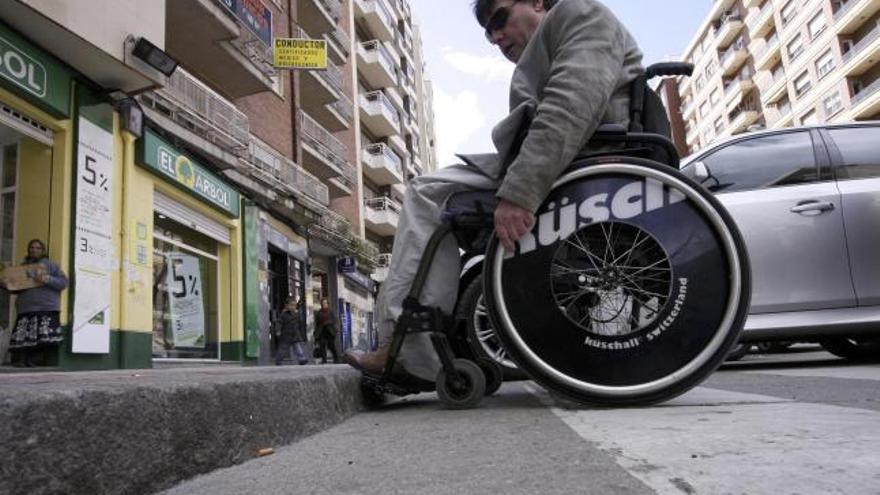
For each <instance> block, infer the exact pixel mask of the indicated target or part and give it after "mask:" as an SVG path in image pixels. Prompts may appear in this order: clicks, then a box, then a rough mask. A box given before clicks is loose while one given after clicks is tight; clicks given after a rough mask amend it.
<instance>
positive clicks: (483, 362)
mask: <svg viewBox="0 0 880 495" xmlns="http://www.w3.org/2000/svg"><path fill="white" fill-rule="evenodd" d="M477 366H479V367H480V369H481V370H482V371H483V376H485V377H486V392H485V394H486V396H487V397H488V396H490V395H492V394H494V393H495V392H497V391H498V389H499V388H501V384H502V383H503V382H504V370H503V369H501V365H500V364H498V363H497V362H495V361H494V360H492V359H489V358H478V359H477Z"/></svg>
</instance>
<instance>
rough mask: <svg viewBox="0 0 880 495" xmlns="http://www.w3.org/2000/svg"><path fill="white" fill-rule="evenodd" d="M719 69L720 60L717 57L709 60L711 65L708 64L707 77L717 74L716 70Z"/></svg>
mask: <svg viewBox="0 0 880 495" xmlns="http://www.w3.org/2000/svg"><path fill="white" fill-rule="evenodd" d="M717 70H718V62H716V61H715V59H712V60H710V61H709V65H707V66H706V79H709V78H710V77H712V76H713V75H714V74H715V71H717Z"/></svg>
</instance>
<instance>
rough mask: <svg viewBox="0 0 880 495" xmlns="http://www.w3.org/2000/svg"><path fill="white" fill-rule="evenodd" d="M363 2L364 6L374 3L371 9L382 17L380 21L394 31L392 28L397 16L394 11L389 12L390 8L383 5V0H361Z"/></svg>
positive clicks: (394, 25)
mask: <svg viewBox="0 0 880 495" xmlns="http://www.w3.org/2000/svg"><path fill="white" fill-rule="evenodd" d="M363 2H364V6H369V5H374V6H375V7H374V8H373V10H375V11H376V13H377V14H379V17H381V18H382V22H384V23H385V25H386V26H388V29H390V30H391V31H392V32H394V31H395V29H394V28H395V27H396V24H397V20H396V18H397V16H395V15H394V13H393V12H391V9H390V8H389V7H388V6H387V5H385V0H363Z"/></svg>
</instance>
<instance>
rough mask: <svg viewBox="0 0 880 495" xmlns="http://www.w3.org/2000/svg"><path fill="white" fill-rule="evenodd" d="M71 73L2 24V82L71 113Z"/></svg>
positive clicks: (59, 111) (47, 105) (60, 112)
mask: <svg viewBox="0 0 880 495" xmlns="http://www.w3.org/2000/svg"><path fill="white" fill-rule="evenodd" d="M70 80H71V74H70V72H68V71H67V69H65V68H64V67H63V66H62V65H61V64H59V63H58V62H56V61H55V59H54V58H52V57H51V56H50V55H47V54H46V53H45V52H43V51H42V50H40V49H39V48H37V47H35V46H34V45H32V44H31V43H30V42H28V41H25V40H24V39H23V38H22V37H20V36H19V35H17V34H16V33H15V32H13V31H12V30H10V29H9V28H8V27H7V26H6V25H5V24H3V23H0V82H2V83H3V84H4V85H5V86H7V87H9V88H10V89H11V90H12V91H15V92H16V93H18V94H20V95H21V96H22V97H24V98H25V99H28V100H30V101H32V102H34V103H35V104H37V105H40V106H42V107H43V108H45V109H46V110H48V111H50V112H52V113H54V114H56V115H61V116H65V117H66V116H67V115H69V114H70Z"/></svg>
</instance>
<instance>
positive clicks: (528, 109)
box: [461, 0, 644, 212]
mask: <svg viewBox="0 0 880 495" xmlns="http://www.w3.org/2000/svg"><path fill="white" fill-rule="evenodd" d="M641 61H642V53H641V51H640V50H639V48H638V46H637V45H636V42H635V39H634V38H633V37H632V35H630V33H629V32H628V31H627V30H626V28H625V27H624V26H623V24H621V22H620V21H619V20H618V19H617V18H616V17H615V16H614V14H613V13H612V12H611V11H610V10H609V9H608V8H607V7H605V6H604V5H602V4H601V3H599V2H598V1H596V0H561V1H560V2H559V3H558V4H556V6H554V7H553V8H552V9H550V11H549V12H548V13H547V14H546V16H545V17H544V19H543V20H542V21H541V24H540V25H539V26H538V29H537V30H536V31H535V33H534V35H533V36H532V38H531V40H530V41H529V44H528V45H527V46H526V48H525V50H524V51H523V53H522V56H521V57H520V59H519V62H518V63H517V65H516V69H515V71H514V73H513V78H512V79H511V82H510V114H509V115H508V116H507V117H505V118H504V119H503V120H502V121H501V122H499V123H498V124H497V125H496V126H495V128H494V129H493V130H492V141H493V142H494V144H495V149H496V150H497V154H484V155H462V156H461V158H462V159H464V160H465V161H466V162H468V163H470V164H472V165H474V166H476V167H478V168H480V170H482V171H483V172H484V173H486V174H487V175H489V176H491V177H493V178H501V177H503V181H502V184H501V187H500V188H499V190H498V197H499V198H503V199H506V200H508V201H511V202H513V203H515V204H518V205H520V206H522V207H525V208H527V209H529V210H531V211H533V212H534V211H536V210H537V208H538V206H539V205H540V204H541V202H542V201H543V200H544V198H546V197H547V194H548V193H549V192H550V188H551V186H552V185H553V182H554V181H555V180H556V179H557V178H558V177H559V175H560V174H561V173H562V172H563V171H564V170H565V169H566V168H567V167H568V166H569V165H570V164H571V161H572V160H573V159H574V157H575V156H576V155H577V154H578V152H580V151H581V150H583V149H586V144H587V141H588V140H589V138H590V136H592V135H593V132H595V130H596V128H597V127H598V126H599V125H601V124H622V125H628V124H629V83H630V82H631V81H633V80H634V79H635V78H636V77H637V76H638V75H639V74H641V73H643V72H644V69H643V67H642V65H641ZM529 121H531V124H529V128H528V137H527V138H526V140H525V141H524V142H523V145H522V147H521V148H520V151H519V154H518V155H517V156H516V157H515V158H513V161H512V162H510V165H509V166H508V167H507V168H506V170H505V167H504V163H505V162H508V160H505V157H507V156H508V155H509V154H510V153H511V148H513V147H514V145H515V141H516V137H517V135H518V133H519V129H520V126H521V125H523V124H524V123H527V122H529Z"/></svg>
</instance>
